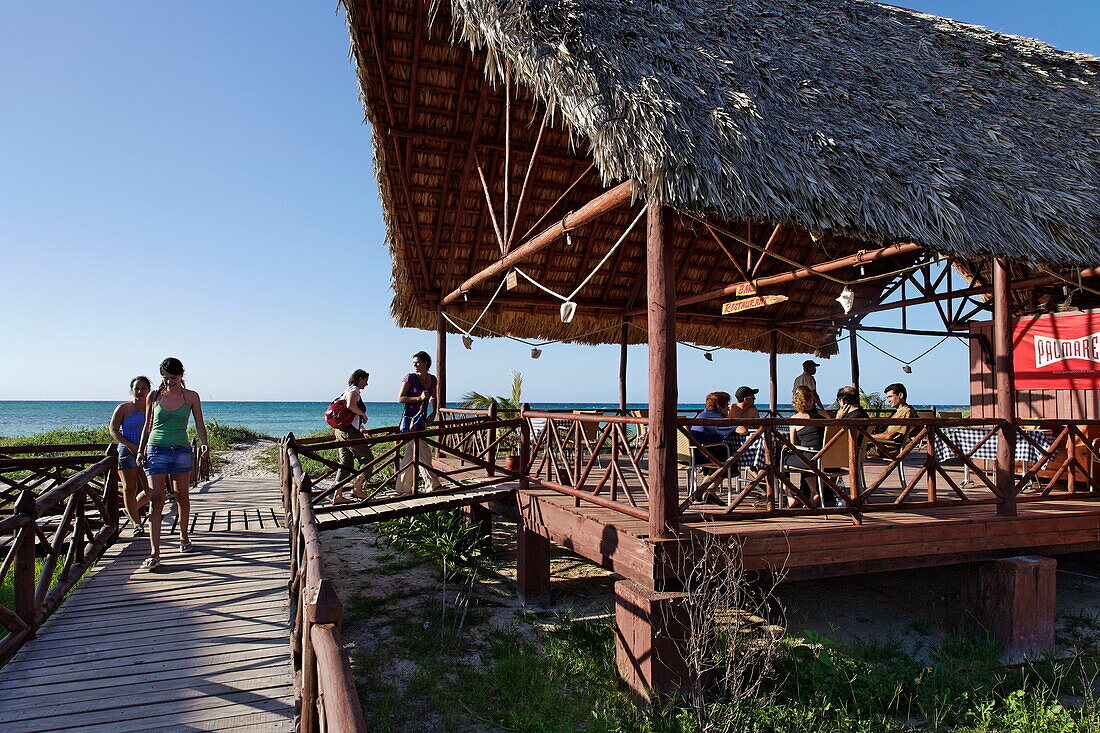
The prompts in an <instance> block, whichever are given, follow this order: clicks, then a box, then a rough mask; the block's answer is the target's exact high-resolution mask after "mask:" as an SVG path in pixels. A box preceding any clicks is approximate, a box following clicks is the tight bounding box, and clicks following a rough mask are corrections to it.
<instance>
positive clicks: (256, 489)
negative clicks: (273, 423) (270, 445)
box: [0, 478, 295, 733]
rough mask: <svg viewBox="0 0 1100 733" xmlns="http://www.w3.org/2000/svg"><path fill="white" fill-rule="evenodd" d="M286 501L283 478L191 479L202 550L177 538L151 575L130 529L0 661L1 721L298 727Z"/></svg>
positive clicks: (27, 727)
mask: <svg viewBox="0 0 1100 733" xmlns="http://www.w3.org/2000/svg"><path fill="white" fill-rule="evenodd" d="M279 502H280V498H279V487H278V483H277V481H276V480H275V479H274V478H270V479H244V478H236V479H215V480H213V481H210V482H207V483H205V484H201V485H199V486H197V487H195V488H194V489H193V490H192V507H193V508H194V509H195V510H197V512H196V513H195V515H194V517H193V522H192V528H193V532H194V535H193V541H194V543H195V546H196V552H195V553H193V554H188V555H183V554H179V553H178V551H177V548H178V546H179V539H178V535H174V536H170V537H168V538H167V541H166V542H165V544H164V546H163V548H162V564H161V566H160V567H159V568H158V569H157V570H155V571H153V572H151V573H149V572H143V571H141V570H140V568H139V565H140V563H141V561H142V559H143V558H144V557H145V556H146V555H147V554H148V540H147V538H145V537H137V538H134V537H133V532H132V529H130V528H127V529H125V530H123V534H122V537H121V538H120V539H119V540H118V542H117V543H116V544H115V545H114V546H113V547H112V548H111V549H110V550H109V551H108V552H107V553H106V555H105V556H104V557H103V559H102V560H101V561H100V563H99V564H98V565H97V566H96V568H95V569H93V570H92V572H91V573H90V574H89V576H88V577H86V578H85V579H84V580H83V581H82V582H81V583H80V585H78V586H77V588H76V589H75V590H74V591H73V593H72V594H71V595H70V596H69V597H68V598H67V599H66V600H65V601H64V603H63V604H62V605H61V607H60V609H59V610H58V611H57V613H55V614H54V615H53V617H52V618H50V620H49V621H47V622H46V624H45V625H44V626H43V627H42V628H41V630H40V632H39V634H38V637H37V638H35V639H33V640H31V641H29V642H28V643H27V644H26V645H25V646H24V647H23V648H22V649H21V650H20V651H19V652H18V653H17V654H16V655H15V657H14V658H13V659H12V660H11V661H10V662H9V663H8V664H7V665H5V666H4V667H3V668H2V669H0V730H3V731H5V733H16V732H17V731H54V730H65V731H162V730H163V731H169V730H171V731H207V730H246V731H247V730H254V731H290V730H293V723H294V713H295V706H294V686H293V674H292V670H291V665H290V649H289V637H288V629H287V592H286V584H287V581H288V578H289V569H288V557H289V552H288V547H287V537H286V531H285V529H283V528H282V527H280V526H279V524H278V513H279V510H278V506H279ZM173 520H174V516H173V517H172V518H170V519H169V525H173V524H174V522H173Z"/></svg>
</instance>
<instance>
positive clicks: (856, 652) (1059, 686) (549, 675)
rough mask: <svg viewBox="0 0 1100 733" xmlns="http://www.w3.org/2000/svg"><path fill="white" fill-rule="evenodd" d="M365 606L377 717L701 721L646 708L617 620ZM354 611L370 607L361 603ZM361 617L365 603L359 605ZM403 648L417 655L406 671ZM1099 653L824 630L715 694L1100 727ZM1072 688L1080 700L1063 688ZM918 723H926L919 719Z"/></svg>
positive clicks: (362, 657)
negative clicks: (1032, 657)
mask: <svg viewBox="0 0 1100 733" xmlns="http://www.w3.org/2000/svg"><path fill="white" fill-rule="evenodd" d="M369 605H370V608H369V609H367V608H366V607H358V608H357V609H356V610H357V611H360V612H362V611H367V610H369V614H368V615H369V616H370V618H371V619H372V621H373V622H374V623H378V622H379V620H380V619H381V620H382V621H383V623H384V624H385V626H386V628H387V629H388V632H389V636H390V641H389V642H387V643H385V644H382V645H380V646H379V647H378V648H376V649H373V650H371V651H370V652H365V651H364V652H360V653H359V654H358V655H357V656H356V658H355V669H356V674H357V675H358V677H359V689H360V695H361V697H360V699H361V700H362V702H363V708H364V714H365V715H366V717H367V721H368V727H369V728H370V729H372V730H394V731H397V730H404V729H407V727H408V726H410V725H413V724H419V723H422V722H423V721H434V723H432V724H430V725H424V727H423V728H422V729H424V730H447V731H452V730H453V731H477V730H484V729H487V728H491V729H500V730H506V731H531V732H533V733H551V732H555V731H586V732H609V731H623V732H624V733H634V732H637V733H702V732H703V731H708V730H720V729H721V728H719V727H707V726H704V727H700V726H698V725H697V724H696V721H695V717H694V715H692V714H691V712H690V711H689V710H688V709H687V708H686V707H675V706H667V707H663V708H662V707H658V708H655V709H648V710H647V709H643V708H639V707H637V706H636V705H635V704H634V703H633V701H632V699H631V697H630V695H629V694H628V693H627V691H626V690H625V688H624V686H623V684H622V683H621V682H620V681H619V677H618V672H617V671H616V668H615V663H614V638H615V636H614V634H615V632H614V626H613V622H612V621H611V620H610V619H606V620H596V621H571V620H569V619H559V623H558V624H557V625H556V628H555V629H554V630H551V631H547V632H540V633H538V634H537V635H535V637H534V638H533V639H532V638H531V637H530V636H529V635H523V634H520V633H518V631H516V630H509V629H505V630H500V629H493V630H491V631H489V632H488V633H485V634H484V635H483V637H482V638H483V641H482V642H481V643H480V644H478V645H477V646H476V648H470V647H471V643H470V639H469V637H468V636H464V635H461V634H459V635H455V636H448V635H446V634H444V635H441V634H440V632H439V629H438V627H437V623H438V619H437V616H438V611H433V609H432V608H431V604H426V605H425V606H422V607H420V608H418V610H417V611H416V612H413V613H408V612H407V611H403V612H402V613H401V614H394V615H391V616H387V615H386V612H385V609H386V603H384V602H376V603H371V604H369ZM356 615H357V616H358V615H359V614H356ZM360 618H361V616H360ZM397 660H403V661H404V663H407V664H410V663H411V664H413V665H415V667H414V669H415V672H414V673H412V675H411V677H409V676H406V679H404V680H403V681H400V682H395V680H394V678H393V676H392V675H388V674H387V670H390V669H392V668H393V665H394V663H395V662H396V661H397ZM1096 675H1097V665H1096V662H1095V658H1085V657H1083V658H1081V659H1078V660H1071V661H1044V662H1038V663H1035V664H1033V665H1030V666H1028V667H1026V668H1023V669H1016V668H1004V667H1000V666H998V665H997V663H996V649H995V648H994V647H993V646H992V645H991V644H989V643H988V642H986V641H983V640H975V639H966V638H958V639H948V640H947V641H945V642H944V643H943V645H942V646H941V647H940V648H939V649H937V650H936V651H934V652H933V653H932V655H931V657H930V658H929V659H927V660H923V661H922V660H918V659H917V658H915V657H913V656H911V655H909V654H906V653H905V652H904V651H903V650H902V649H901V648H900V647H898V646H897V645H893V644H885V645H876V644H863V645H856V646H852V647H842V646H840V645H837V644H835V643H833V642H830V641H829V640H827V639H824V638H822V637H811V638H810V639H807V640H804V641H803V640H797V641H792V642H791V643H790V644H789V646H788V649H787V652H786V653H785V655H784V656H783V658H782V662H781V664H780V666H779V669H778V670H777V671H776V674H775V675H774V676H773V677H772V680H771V685H770V687H769V689H768V693H767V694H766V696H765V697H763V698H762V699H758V700H740V701H739V700H724V699H722V698H721V697H720V696H713V697H712V698H710V699H709V700H708V701H707V703H706V705H707V711H708V713H710V715H711V716H712V719H719V718H721V717H722V716H721V713H722V712H723V710H729V709H740V712H741V714H742V716H743V717H742V720H743V722H742V723H740V724H738V726H737V727H735V728H733V729H732V730H736V731H744V732H745V733H829V732H834V731H835V732H836V733H902V732H903V731H912V730H914V729H919V730H926V731H949V730H950V731H956V732H957V733H1086V732H1089V731H1096V730H1100V709H1098V708H1097V705H1096V702H1095V697H1094V695H1093V693H1092V692H1091V689H1092V685H1093V684H1095V681H1096V679H1097V676H1096ZM1066 694H1073V695H1077V696H1078V698H1079V699H1080V700H1082V701H1083V706H1082V707H1080V709H1071V708H1068V707H1065V706H1063V705H1062V704H1060V703H1059V702H1058V700H1057V697H1056V695H1066ZM914 726H916V728H914Z"/></svg>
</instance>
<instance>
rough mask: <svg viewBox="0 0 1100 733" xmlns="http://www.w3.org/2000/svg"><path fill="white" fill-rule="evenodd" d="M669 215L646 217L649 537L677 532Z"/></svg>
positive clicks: (659, 209) (653, 211)
mask: <svg viewBox="0 0 1100 733" xmlns="http://www.w3.org/2000/svg"><path fill="white" fill-rule="evenodd" d="M666 218H667V212H666V211H665V208H664V206H661V205H660V204H659V203H658V202H656V201H651V202H650V204H649V209H648V211H647V212H646V219H647V222H646V223H647V226H646V229H647V231H646V292H647V295H648V298H649V309H648V331H649V535H650V537H651V538H653V539H657V538H661V537H671V536H674V535H675V534H676V530H677V525H678V521H677V510H678V508H679V477H678V476H677V473H676V306H675V298H676V289H675V283H674V282H673V278H672V247H671V246H670V245H671V242H669V241H668V237H667V236H665V235H666V224H667V221H666Z"/></svg>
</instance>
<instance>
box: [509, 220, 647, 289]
mask: <svg viewBox="0 0 1100 733" xmlns="http://www.w3.org/2000/svg"><path fill="white" fill-rule="evenodd" d="M648 208H649V205H648V204H646V205H645V206H643V207H642V208H641V210H640V211H639V212H638V215H637V216H636V217H634V221H632V222H630V226H628V227H627V228H626V230H625V231H624V232H623V233H622V235H621V236H620V237H619V239H618V240H617V241H616V242H615V244H613V245H612V246H611V249H609V250H607V254H605V255H604V256H603V259H602V260H600V261H599V263H598V264H597V265H596V267H595V268H594V269H593V270H592V272H590V273H588V277H586V278H585V279H584V280H582V281H581V284H580V285H578V286H577V287H576V288H574V289H573V292H572V293H570V294H569V296H568V297H566V296H564V295H561V294H560V293H555V292H554V291H553V290H551V289H550V288H548V287H546V286H545V285H543V284H542V283H540V282H538V281H537V280H535V278H533V277H531V276H530V275H528V274H527V273H526V272H524V271H523V270H521V269H519V268H518V267H517V268H515V270H516V272H518V273H519V274H520V275H523V276H524V277H525V278H527V280H529V281H530V282H531V284H532V285H534V286H535V287H537V288H540V289H541V290H544V291H546V292H547V293H549V294H550V295H553V296H554V297H555V298H559V299H561V300H563V301H565V302H566V303H568V302H569V301H571V300H573V298H575V297H577V293H579V292H580V291H581V290H582V289H583V288H584V286H585V285H587V284H588V282H589V281H590V280H591V279H592V278H593V277H595V276H596V273H597V272H599V271H600V268H601V267H603V266H604V264H606V262H607V261H608V260H609V259H611V255H612V254H614V253H615V250H617V249H618V248H619V245H620V244H622V243H623V241H624V240H625V239H626V237H627V235H628V234H630V232H631V231H633V230H634V226H635V225H636V224H637V223H638V220H639V219H641V218H642V214H644V213H645V212H646V209H648Z"/></svg>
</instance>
